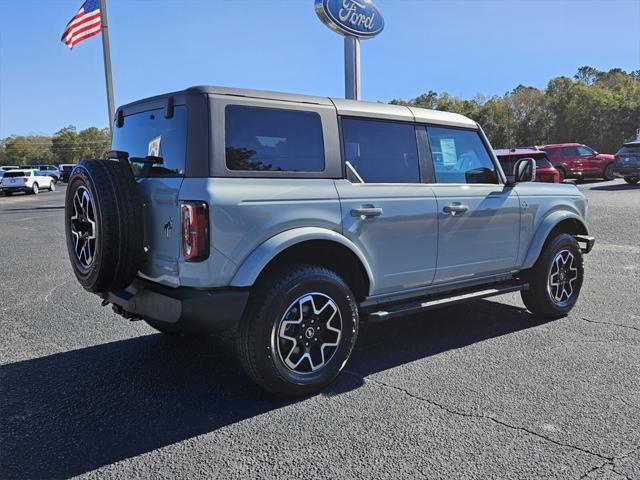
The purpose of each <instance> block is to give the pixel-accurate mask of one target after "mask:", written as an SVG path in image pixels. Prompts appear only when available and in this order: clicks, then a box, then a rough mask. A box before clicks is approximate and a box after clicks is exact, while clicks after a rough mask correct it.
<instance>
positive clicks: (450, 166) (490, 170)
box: [427, 127, 498, 183]
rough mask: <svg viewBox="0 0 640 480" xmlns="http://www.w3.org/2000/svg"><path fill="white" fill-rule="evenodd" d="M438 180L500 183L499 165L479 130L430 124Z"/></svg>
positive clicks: (432, 152) (434, 164) (439, 181)
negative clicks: (497, 165)
mask: <svg viewBox="0 0 640 480" xmlns="http://www.w3.org/2000/svg"><path fill="white" fill-rule="evenodd" d="M427 132H428V134H429V143H430V145H431V155H432V158H433V167H434V170H435V174H436V182H437V183H498V175H497V172H496V167H495V165H494V164H493V161H492V160H491V157H490V156H489V153H488V152H487V149H486V148H485V146H484V143H483V142H482V140H481V139H480V136H479V135H478V132H476V131H473V130H459V129H453V128H444V127H428V128H427Z"/></svg>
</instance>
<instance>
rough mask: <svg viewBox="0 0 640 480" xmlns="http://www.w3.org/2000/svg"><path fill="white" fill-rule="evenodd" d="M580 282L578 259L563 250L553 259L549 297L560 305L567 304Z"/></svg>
mask: <svg viewBox="0 0 640 480" xmlns="http://www.w3.org/2000/svg"><path fill="white" fill-rule="evenodd" d="M576 280H578V267H577V265H576V258H575V256H574V255H573V253H571V252H570V251H569V250H562V251H560V252H558V254H557V255H556V256H555V258H554V259H553V262H552V263H551V269H550V271H549V283H548V289H549V295H550V296H551V299H552V300H553V301H554V302H555V303H556V304H558V305H563V304H566V303H567V302H569V301H570V300H571V298H572V297H573V295H574V293H575V285H574V284H575V282H576Z"/></svg>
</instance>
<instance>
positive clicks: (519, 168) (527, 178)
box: [513, 158, 536, 183]
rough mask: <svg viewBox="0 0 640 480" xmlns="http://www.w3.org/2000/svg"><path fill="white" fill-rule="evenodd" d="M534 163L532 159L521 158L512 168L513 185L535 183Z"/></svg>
mask: <svg viewBox="0 0 640 480" xmlns="http://www.w3.org/2000/svg"><path fill="white" fill-rule="evenodd" d="M535 180H536V161H535V160H534V159H533V158H521V159H520V160H518V161H517V162H516V164H515V165H514V167H513V183H520V182H535Z"/></svg>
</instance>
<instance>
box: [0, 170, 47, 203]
mask: <svg viewBox="0 0 640 480" xmlns="http://www.w3.org/2000/svg"><path fill="white" fill-rule="evenodd" d="M0 187H1V188H2V191H3V192H4V195H5V196H6V197H9V196H11V195H13V194H14V193H17V192H25V193H31V194H34V195H37V194H38V193H39V192H40V190H41V189H43V188H46V189H47V190H49V191H52V192H53V191H54V190H55V189H56V182H55V181H54V179H53V177H51V176H50V175H45V174H44V173H43V172H42V171H41V170H36V169H21V170H8V171H5V172H4V175H3V176H2V178H0Z"/></svg>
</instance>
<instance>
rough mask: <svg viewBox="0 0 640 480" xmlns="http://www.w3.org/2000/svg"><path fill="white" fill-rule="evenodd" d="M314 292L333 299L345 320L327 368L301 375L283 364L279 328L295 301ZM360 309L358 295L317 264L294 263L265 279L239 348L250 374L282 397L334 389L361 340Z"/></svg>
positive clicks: (252, 304)
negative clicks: (338, 376)
mask: <svg viewBox="0 0 640 480" xmlns="http://www.w3.org/2000/svg"><path fill="white" fill-rule="evenodd" d="M311 292H314V293H319V294H323V295H327V296H329V297H330V298H331V299H332V300H333V301H334V302H335V305H336V306H337V309H338V310H339V313H340V317H341V328H342V336H341V338H340V340H339V341H338V346H337V347H336V350H335V352H334V353H333V354H332V356H331V357H330V359H329V360H327V361H326V364H325V365H324V366H323V367H321V368H320V369H319V370H317V371H315V372H310V373H305V374H300V373H297V372H295V371H293V370H291V369H290V368H289V367H287V365H286V364H285V363H284V362H283V360H282V358H281V354H280V353H279V347H278V344H277V342H278V341H279V340H278V338H277V335H276V331H277V328H278V327H277V326H278V325H280V322H281V319H282V318H283V315H284V314H285V313H286V312H287V309H288V308H290V306H291V305H292V302H294V303H295V301H296V299H299V298H300V297H301V296H304V295H306V294H309V293H311ZM358 323H359V318H358V308H357V306H356V303H355V299H354V296H353V293H352V292H351V290H350V289H349V286H348V285H347V284H346V283H345V281H344V280H343V279H342V278H340V277H339V276H338V275H337V274H336V273H335V272H333V271H331V270H328V269H326V268H322V267H317V266H311V265H304V264H299V265H293V266H290V267H288V268H286V269H283V270H280V271H278V272H274V273H273V274H271V275H268V276H267V277H266V278H264V279H263V280H262V281H260V283H259V284H258V285H256V287H255V289H254V291H252V292H251V295H250V299H249V303H248V305H247V309H246V311H245V314H244V316H243V319H242V321H241V322H240V328H239V334H238V339H237V348H238V355H239V357H240V361H241V362H242V365H243V367H244V369H245V371H246V372H247V374H248V375H249V376H250V377H251V378H252V379H253V380H254V381H255V382H256V383H257V384H258V385H260V386H261V387H262V388H264V389H265V390H267V391H269V392H271V393H272V394H274V395H276V396H282V397H303V396H308V395H311V394H314V393H316V392H318V391H319V390H321V389H322V388H324V387H325V386H326V385H328V384H329V383H330V382H331V381H332V380H333V379H334V378H335V377H336V376H337V375H338V374H339V373H340V371H341V370H342V368H343V367H344V365H345V364H346V363H347V360H348V359H349V356H350V355H351V352H352V350H353V347H354V345H355V342H356V339H357V336H358Z"/></svg>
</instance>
